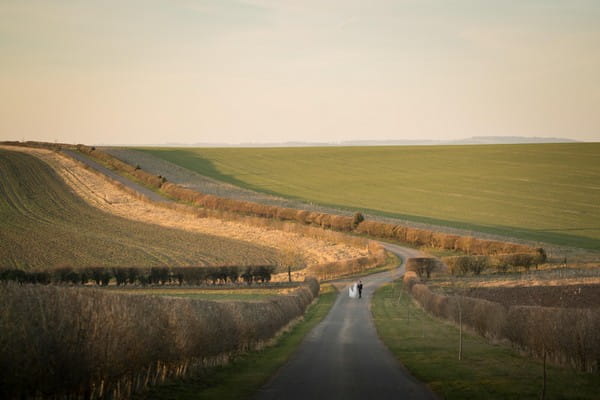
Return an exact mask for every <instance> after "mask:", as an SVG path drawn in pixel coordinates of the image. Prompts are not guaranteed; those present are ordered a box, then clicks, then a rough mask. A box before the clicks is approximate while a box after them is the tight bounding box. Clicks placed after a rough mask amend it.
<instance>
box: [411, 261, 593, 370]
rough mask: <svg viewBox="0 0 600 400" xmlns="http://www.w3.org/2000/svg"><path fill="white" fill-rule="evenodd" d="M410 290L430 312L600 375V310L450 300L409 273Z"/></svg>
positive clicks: (470, 299)
mask: <svg viewBox="0 0 600 400" xmlns="http://www.w3.org/2000/svg"><path fill="white" fill-rule="evenodd" d="M404 286H405V287H406V289H407V290H408V292H409V293H410V294H411V295H412V296H413V298H414V299H415V300H416V301H417V302H418V303H419V304H420V305H421V307H423V309H425V310H426V311H427V312H429V313H431V314H433V315H435V316H437V317H440V318H444V319H447V320H450V321H454V322H458V319H459V311H462V323H463V324H464V325H465V326H467V327H469V328H470V329H471V330H473V331H475V332H477V333H478V334H480V335H482V336H485V337H487V338H490V339H493V340H508V341H510V342H511V343H512V344H513V346H515V347H517V348H518V349H520V350H522V351H526V352H528V353H529V354H531V355H533V356H536V357H542V356H543V355H544V352H545V353H546V355H547V357H548V358H549V359H550V360H552V361H554V362H556V363H558V364H561V365H567V366H571V367H574V368H577V369H579V370H582V371H587V372H595V373H598V371H599V368H600V309H599V308H591V309H574V308H553V307H539V306H535V307H531V306H511V307H508V308H507V307H505V306H503V305H502V304H500V303H496V302H492V301H488V300H484V299H478V298H471V297H465V296H459V295H455V296H446V295H443V294H439V293H434V292H432V291H431V290H430V289H429V288H428V287H427V286H426V285H424V284H422V283H421V281H420V279H419V278H418V277H417V274H416V272H414V271H409V272H407V273H406V274H405V275H404Z"/></svg>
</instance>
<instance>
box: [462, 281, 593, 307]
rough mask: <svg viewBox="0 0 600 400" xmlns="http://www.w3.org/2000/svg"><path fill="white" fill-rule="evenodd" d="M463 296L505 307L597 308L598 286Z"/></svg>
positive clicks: (501, 290) (480, 291)
mask: <svg viewBox="0 0 600 400" xmlns="http://www.w3.org/2000/svg"><path fill="white" fill-rule="evenodd" d="M466 295H467V296H468V297H476V298H480V299H485V300H489V301H494V302H497V303H501V304H503V305H505V306H507V307H509V306H517V305H520V306H542V307H561V308H594V307H600V284H576V285H563V286H521V287H490V288H470V289H467V291H466Z"/></svg>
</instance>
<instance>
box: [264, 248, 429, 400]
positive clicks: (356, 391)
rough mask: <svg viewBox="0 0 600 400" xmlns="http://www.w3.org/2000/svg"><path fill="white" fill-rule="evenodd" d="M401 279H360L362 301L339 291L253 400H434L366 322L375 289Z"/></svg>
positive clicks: (405, 252) (407, 252) (405, 254)
mask: <svg viewBox="0 0 600 400" xmlns="http://www.w3.org/2000/svg"><path fill="white" fill-rule="evenodd" d="M383 244H384V246H385V247H386V249H387V250H389V251H391V252H393V253H395V254H397V255H399V256H400V257H402V258H403V259H404V260H406V259H407V258H410V257H416V256H418V255H419V252H418V251H417V250H412V249H407V248H403V247H400V246H395V245H391V244H386V243H383ZM403 273H404V267H401V268H397V269H396V270H394V271H391V272H390V271H387V272H382V273H379V274H374V275H370V276H367V277H364V278H362V282H363V284H364V289H363V298H362V299H351V298H350V297H349V296H348V290H347V288H346V289H345V290H342V291H341V293H340V295H339V296H338V298H337V300H336V302H335V304H334V305H333V307H332V309H331V311H330V312H329V314H328V315H327V317H325V319H324V320H323V321H322V322H321V323H320V324H319V325H317V326H316V327H315V328H314V329H313V330H312V331H311V332H310V333H309V334H308V335H307V337H306V338H305V339H304V342H303V343H302V344H301V345H300V348H299V349H298V351H297V352H296V353H295V355H294V356H293V357H292V358H291V359H290V361H289V362H288V363H287V364H285V365H284V366H283V367H282V369H281V370H280V371H279V372H278V373H277V374H276V375H275V376H274V377H273V378H272V379H271V381H270V382H268V383H267V384H266V385H265V386H264V387H263V388H262V389H261V390H260V392H259V393H258V394H257V396H256V397H255V398H256V399H257V400H267V399H302V400H306V399H344V400H351V399H360V400H365V399H373V398H376V399H436V398H437V397H436V396H435V395H434V394H433V393H432V392H431V391H430V390H429V389H428V388H427V387H425V386H424V385H423V384H422V383H420V382H419V381H417V380H416V379H415V378H413V377H412V376H411V375H410V374H409V373H408V372H407V371H406V369H404V367H402V365H401V364H400V363H399V362H398V361H397V360H396V359H395V358H394V356H393V355H392V353H391V352H390V351H389V350H388V349H387V347H385V345H384V344H383V343H382V342H381V340H380V339H379V337H378V336H377V332H376V330H375V326H374V323H373V319H372V316H371V310H370V302H371V298H372V296H373V292H374V291H375V289H376V288H377V287H379V286H380V285H382V284H384V283H386V282H390V281H392V280H394V279H396V278H399V277H400V276H402V274H403ZM352 282H353V281H352ZM352 282H348V285H349V284H350V283H352Z"/></svg>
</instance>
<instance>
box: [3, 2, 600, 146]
mask: <svg viewBox="0 0 600 400" xmlns="http://www.w3.org/2000/svg"><path fill="white" fill-rule="evenodd" d="M471 136H540V137H562V138H570V139H575V140H581V141H600V1H598V0H502V1H499V0H370V1H357V0H117V1H115V0H102V1H100V0H98V1H94V0H0V140H42V141H49V142H54V141H58V142H66V143H85V144H124V143H126V144H162V143H188V144H191V143H231V144H235V143H248V142H252V143H268V142H288V141H304V142H315V141H318V142H340V141H348V140H365V139H371V140H373V139H374V140H421V139H429V140H453V139H460V138H467V137H471Z"/></svg>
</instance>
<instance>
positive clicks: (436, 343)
mask: <svg viewBox="0 0 600 400" xmlns="http://www.w3.org/2000/svg"><path fill="white" fill-rule="evenodd" d="M372 312H373V317H374V320H375V325H376V327H377V331H378V333H379V336H380V337H381V338H382V340H383V341H384V343H385V344H386V345H387V346H388V347H389V348H390V350H391V351H392V352H393V353H394V355H395V356H396V357H397V358H398V359H399V360H400V361H401V362H402V364H403V365H404V366H405V367H406V368H407V369H408V370H409V371H410V372H411V373H412V374H413V375H414V376H415V377H416V378H417V379H419V380H421V381H422V382H424V383H426V384H427V385H429V386H430V387H431V389H432V390H433V391H435V392H436V393H437V394H439V395H440V396H441V397H443V398H445V399H534V398H536V399H539V398H540V395H541V392H542V386H543V378H542V377H543V366H542V365H543V364H542V362H541V361H536V360H532V359H530V358H528V357H524V356H521V355H519V354H518V353H517V352H515V351H514V350H512V349H511V348H510V347H509V346H507V345H494V344H491V343H489V342H487V341H486V340H485V339H483V338H481V337H479V336H477V335H471V334H465V332H463V359H462V361H459V360H458V340H459V339H458V338H459V331H458V328H457V327H456V326H454V325H453V324H450V323H448V322H445V321H442V320H439V319H436V318H434V317H431V316H430V315H428V314H426V313H425V312H424V311H423V310H422V309H420V308H419V307H417V306H416V305H415V304H414V303H413V302H412V299H411V298H410V297H409V296H408V295H407V294H406V292H404V291H403V290H402V283H401V282H399V281H398V282H395V283H393V284H388V285H385V286H383V287H382V288H380V289H379V290H378V291H377V292H376V293H375V297H374V299H373V306H372ZM546 374H547V382H546V398H547V399H597V398H598V393H599V391H600V383H599V380H598V375H594V374H586V373H580V372H577V371H573V370H570V369H567V368H561V367H555V366H550V365H548V366H547V371H546Z"/></svg>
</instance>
